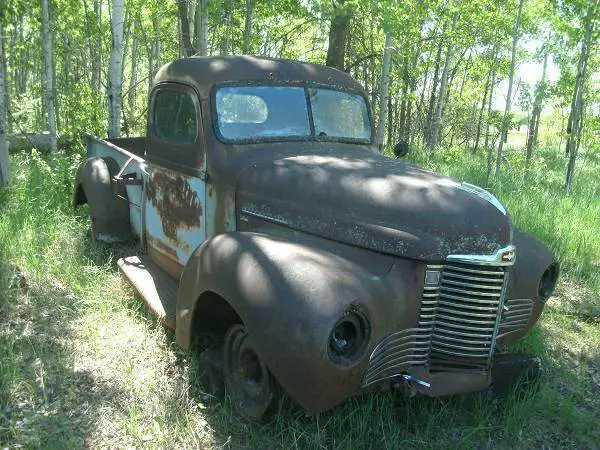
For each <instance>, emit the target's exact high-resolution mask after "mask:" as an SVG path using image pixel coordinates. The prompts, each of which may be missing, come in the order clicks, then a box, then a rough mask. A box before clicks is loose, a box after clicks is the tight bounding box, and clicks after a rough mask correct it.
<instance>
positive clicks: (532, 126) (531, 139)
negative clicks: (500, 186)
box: [525, 49, 549, 170]
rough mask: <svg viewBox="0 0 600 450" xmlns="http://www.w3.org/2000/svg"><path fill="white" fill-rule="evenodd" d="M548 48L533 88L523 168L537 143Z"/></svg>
mask: <svg viewBox="0 0 600 450" xmlns="http://www.w3.org/2000/svg"><path fill="white" fill-rule="evenodd" d="M548 55H549V52H548V49H546V50H545V51H544V64H543V66H542V79H541V81H540V82H539V84H538V85H537V86H536V89H535V98H534V100H533V110H532V112H531V119H530V120H529V126H528V128H527V150H526V151H525V170H527V169H528V168H529V163H530V161H531V156H532V154H533V147H535V146H536V145H537V140H538V132H539V129H540V117H541V115H542V102H543V99H544V95H545V92H546V72H547V70H548Z"/></svg>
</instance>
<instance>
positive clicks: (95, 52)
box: [88, 0, 102, 93]
mask: <svg viewBox="0 0 600 450" xmlns="http://www.w3.org/2000/svg"><path fill="white" fill-rule="evenodd" d="M94 19H95V20H96V23H95V24H94V27H93V30H94V33H95V34H96V36H95V37H96V38H97V41H96V42H95V45H94V46H93V47H94V48H91V49H90V54H91V57H92V83H91V84H92V90H93V91H94V92H95V93H98V92H99V91H100V74H101V72H102V71H101V67H102V53H101V52H100V49H101V48H102V36H101V34H100V33H99V32H98V29H100V27H101V22H102V5H101V2H100V1H99V0H94ZM88 32H91V30H89V31H88Z"/></svg>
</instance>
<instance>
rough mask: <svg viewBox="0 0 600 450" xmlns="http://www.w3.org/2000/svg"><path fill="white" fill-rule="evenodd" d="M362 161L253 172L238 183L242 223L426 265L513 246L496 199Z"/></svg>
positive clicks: (275, 164) (393, 163) (345, 158)
mask: <svg viewBox="0 0 600 450" xmlns="http://www.w3.org/2000/svg"><path fill="white" fill-rule="evenodd" d="M358 156H359V155H356V154H350V155H347V154H343V155H337V154H334V153H328V154H320V155H319V154H313V155H303V156H289V157H285V156H284V157H279V158H275V159H272V160H267V161H265V160H264V159H263V161H262V162H259V163H254V164H252V165H251V166H250V167H247V168H246V170H243V171H242V172H241V174H240V175H239V178H238V183H237V202H236V203H237V205H238V214H239V220H241V221H242V222H245V223H247V224H248V225H247V226H248V227H249V228H251V229H252V228H257V227H261V226H264V225H265V222H267V223H270V224H278V225H282V226H287V227H290V228H292V229H296V230H299V231H303V232H308V233H312V234H316V235H319V236H322V237H326V238H329V239H333V240H336V241H340V242H344V243H347V244H350V245H355V246H359V247H363V248H367V249H371V250H375V251H378V252H383V253H387V254H392V255H397V256H403V257H406V258H412V259H419V260H426V261H442V260H444V259H445V258H446V256H448V255H449V254H463V255H464V254H478V255H487V254H491V253H493V252H494V251H496V250H498V249H499V248H501V247H504V246H506V245H507V244H509V243H510V240H511V235H512V232H511V223H510V219H509V217H508V215H507V213H506V211H505V209H504V207H503V206H502V205H501V204H500V202H498V200H497V199H496V198H495V197H494V196H493V195H491V194H490V193H489V192H487V191H485V190H483V189H481V188H478V187H476V186H473V185H469V184H466V183H459V182H457V181H455V180H453V179H451V178H447V177H443V176H440V175H437V174H435V173H432V172H429V171H426V170H423V169H420V168H418V167H415V166H413V165H411V164H409V163H406V162H404V161H401V160H392V159H388V158H385V157H382V156H380V155H371V154H366V155H365V152H362V153H361V154H360V156H361V157H358ZM365 156H366V157H365Z"/></svg>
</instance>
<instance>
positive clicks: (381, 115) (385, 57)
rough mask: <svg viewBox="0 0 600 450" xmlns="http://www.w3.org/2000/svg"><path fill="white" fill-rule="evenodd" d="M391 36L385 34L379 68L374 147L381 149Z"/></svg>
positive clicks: (390, 56) (387, 91) (383, 134)
mask: <svg viewBox="0 0 600 450" xmlns="http://www.w3.org/2000/svg"><path fill="white" fill-rule="evenodd" d="M392 50H393V49H392V35H391V34H390V33H386V35H385V47H384V49H383V66H382V68H381V83H380V94H379V99H380V103H379V120H378V123H377V134H376V136H375V145H377V147H378V148H379V150H380V151H381V149H382V148H383V137H384V136H385V124H386V119H387V113H388V96H389V95H388V94H389V86H390V66H391V65H392Z"/></svg>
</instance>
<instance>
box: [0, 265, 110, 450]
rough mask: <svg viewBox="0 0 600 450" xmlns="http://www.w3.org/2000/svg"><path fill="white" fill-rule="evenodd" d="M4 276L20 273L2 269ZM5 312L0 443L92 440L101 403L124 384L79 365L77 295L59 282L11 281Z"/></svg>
mask: <svg viewBox="0 0 600 450" xmlns="http://www.w3.org/2000/svg"><path fill="white" fill-rule="evenodd" d="M4 275H5V279H6V276H7V275H8V278H9V279H10V278H13V280H14V277H12V275H14V274H10V273H8V274H6V273H5V274H4ZM4 292H7V297H8V301H9V302H10V306H9V307H7V308H6V309H4V310H3V313H4V314H2V316H0V336H1V337H2V341H1V342H0V348H2V347H3V348H2V351H0V353H1V354H2V355H3V356H1V357H0V361H1V362H2V364H1V365H0V371H1V372H2V373H1V376H2V378H3V381H2V383H0V389H1V391H0V399H1V400H2V401H1V402H0V444H2V445H6V446H8V447H12V446H23V447H26V448H31V447H43V448H65V447H67V448H74V447H82V446H84V445H86V444H87V442H88V435H89V432H90V431H91V430H94V428H95V427H96V426H97V423H98V420H99V417H100V415H101V410H102V405H103V404H105V403H106V402H115V401H119V398H120V397H121V396H122V392H121V391H120V389H119V387H118V386H116V385H115V384H113V383H109V382H107V381H106V380H103V379H101V378H99V377H98V376H97V374H95V373H94V372H92V371H87V370H83V371H80V370H76V368H75V366H74V358H73V339H72V334H73V333H72V331H73V327H74V324H75V322H76V319H77V315H76V311H77V302H78V299H77V298H76V297H75V296H74V295H72V294H71V293H70V292H69V291H68V290H67V289H64V288H62V287H61V286H59V285H53V284H51V283H48V284H40V285H37V284H33V285H29V286H27V288H25V289H23V288H15V287H14V286H12V288H11V289H9V290H8V291H4Z"/></svg>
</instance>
